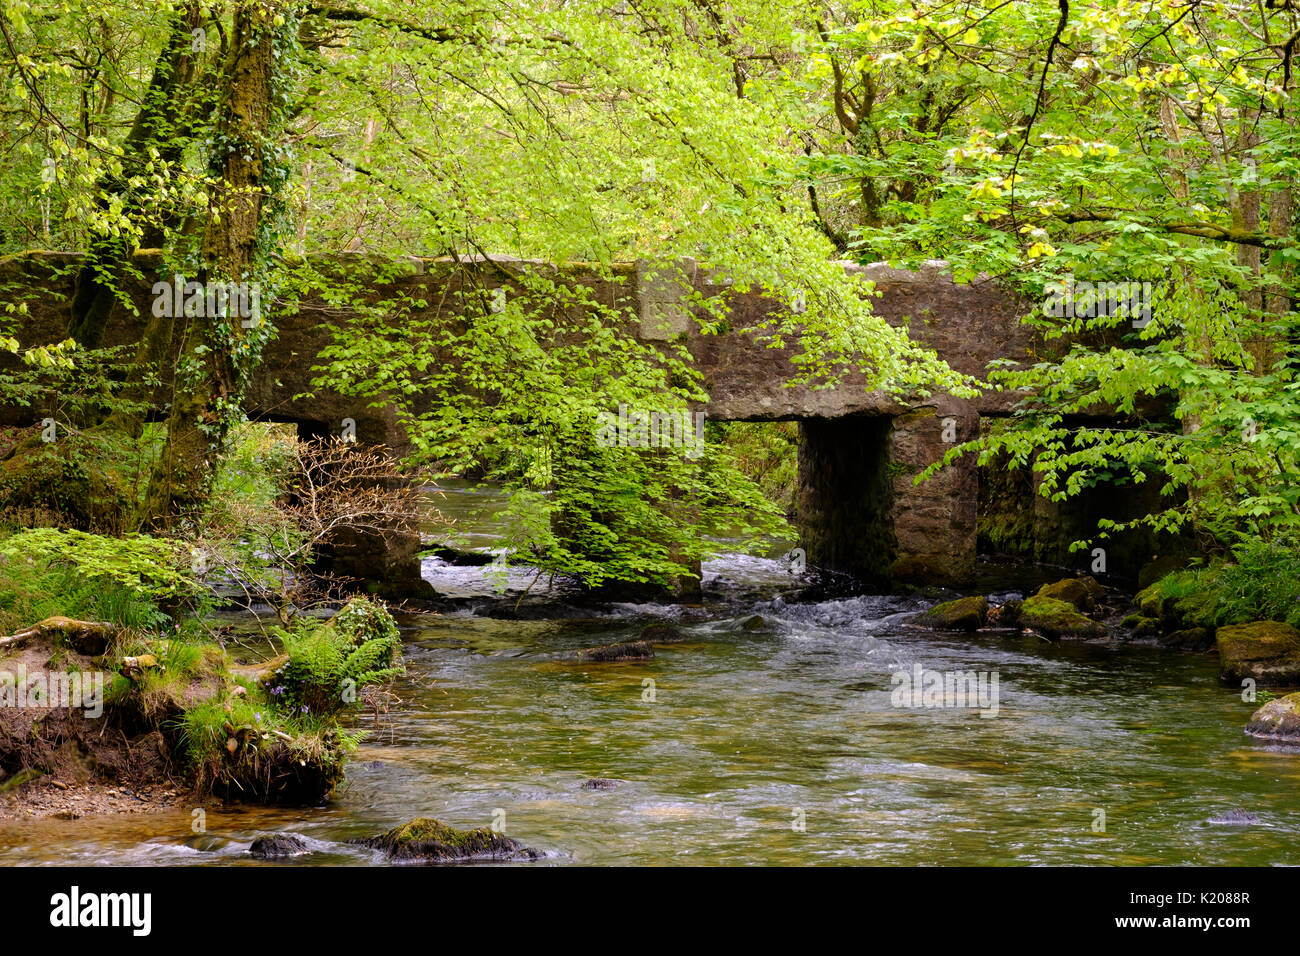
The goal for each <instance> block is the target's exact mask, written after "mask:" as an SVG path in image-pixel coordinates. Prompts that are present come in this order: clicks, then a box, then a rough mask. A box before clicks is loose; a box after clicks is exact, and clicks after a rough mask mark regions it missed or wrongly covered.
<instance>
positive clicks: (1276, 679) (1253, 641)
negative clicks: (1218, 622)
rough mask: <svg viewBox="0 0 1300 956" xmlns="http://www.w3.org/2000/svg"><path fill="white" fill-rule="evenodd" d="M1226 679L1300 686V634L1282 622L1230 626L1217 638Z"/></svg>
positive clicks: (1220, 664)
mask: <svg viewBox="0 0 1300 956" xmlns="http://www.w3.org/2000/svg"><path fill="white" fill-rule="evenodd" d="M1215 640H1216V642H1217V643H1218V646H1219V666H1220V668H1221V669H1222V671H1223V678H1224V680H1226V681H1229V682H1233V683H1235V682H1237V681H1240V680H1241V679H1242V678H1245V677H1250V678H1253V679H1254V680H1256V681H1258V682H1259V683H1260V684H1264V685H1268V686H1272V687H1278V686H1288V685H1294V684H1300V631H1297V630H1296V629H1295V628H1294V627H1292V626H1291V625H1290V624H1283V623H1282V622H1281V621H1256V622H1255V623H1253V624H1230V625H1228V626H1226V627H1221V628H1219V630H1218V633H1217V634H1216V635H1215Z"/></svg>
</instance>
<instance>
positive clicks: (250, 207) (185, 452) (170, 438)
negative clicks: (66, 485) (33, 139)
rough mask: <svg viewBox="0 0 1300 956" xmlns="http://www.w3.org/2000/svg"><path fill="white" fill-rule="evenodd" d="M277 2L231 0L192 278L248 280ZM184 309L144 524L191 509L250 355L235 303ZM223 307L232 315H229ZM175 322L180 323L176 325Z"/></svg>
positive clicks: (189, 514) (251, 278)
mask: <svg viewBox="0 0 1300 956" xmlns="http://www.w3.org/2000/svg"><path fill="white" fill-rule="evenodd" d="M277 15H278V9H277V4H276V3H274V2H270V3H262V2H257V0H240V2H238V3H237V4H236V6H235V11H234V22H233V26H232V30H231V39H230V53H229V58H228V60H227V62H226V67H225V90H224V93H223V97H222V103H221V106H220V116H219V118H218V123H217V130H216V137H215V141H216V142H217V143H219V144H221V145H220V147H219V149H220V150H221V152H219V153H218V154H217V155H214V156H213V157H212V167H213V173H214V175H215V176H216V177H217V178H218V180H219V182H220V184H221V185H220V186H219V187H218V189H217V190H216V193H215V195H213V196H212V197H211V203H210V209H209V216H208V220H207V224H206V226H205V229H204V235H203V259H204V263H205V268H204V270H203V274H202V275H201V276H199V277H198V278H199V281H200V282H202V283H203V284H204V285H205V287H206V286H207V285H208V283H210V282H228V283H246V282H247V283H255V282H257V276H258V274H259V267H260V262H259V255H258V253H259V248H258V239H259V228H258V227H259V225H260V222H261V215H262V207H263V201H264V198H265V188H264V187H265V184H264V182H263V176H264V172H265V164H264V153H265V151H266V149H267V147H268V145H269V143H268V140H269V136H270V133H271V120H272V107H271V96H272V81H273V71H274V69H275V56H274V53H275V51H274V40H275V36H276V33H277V29H278V27H279V24H277V23H276V20H277ZM218 311H223V312H225V314H218V315H208V314H206V312H207V310H206V309H201V310H200V313H202V314H198V315H188V316H186V317H185V319H184V325H183V335H184V338H183V340H182V341H183V345H182V348H181V355H180V359H179V361H178V363H177V368H176V375H175V379H174V384H173V395H172V403H171V413H170V415H169V417H168V419H167V444H166V447H165V449H164V451H163V454H162V456H161V458H160V460H159V462H158V464H157V466H156V467H155V469H154V472H153V475H152V477H151V479H150V482H149V490H148V493H147V495H146V502H145V512H144V524H146V525H148V526H152V527H155V528H166V527H171V526H174V525H176V524H177V523H179V522H182V521H185V520H187V519H193V518H195V517H197V515H198V513H199V511H200V509H201V506H202V502H203V499H204V496H205V495H206V493H207V489H208V487H209V483H210V480H211V477H212V466H213V462H214V460H215V458H216V456H217V455H218V454H219V453H220V452H221V450H222V448H223V447H224V445H225V441H226V435H227V432H228V430H229V427H230V424H231V423H232V421H233V420H234V415H235V414H236V413H237V411H238V407H239V402H240V400H241V398H242V393H243V389H244V385H245V384H246V382H245V379H246V377H247V372H248V371H249V370H250V367H251V361H252V360H253V358H254V356H253V354H252V352H253V349H251V348H250V343H249V338H250V336H249V334H248V333H249V328H250V326H249V324H248V323H250V322H253V323H256V322H260V321H261V319H260V316H257V315H254V316H251V317H250V316H245V315H241V314H240V310H238V309H229V308H226V309H222V310H218ZM232 313H233V314H232ZM178 331H181V330H179V329H178Z"/></svg>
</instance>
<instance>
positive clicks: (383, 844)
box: [353, 817, 541, 863]
mask: <svg viewBox="0 0 1300 956" xmlns="http://www.w3.org/2000/svg"><path fill="white" fill-rule="evenodd" d="M353 842H354V843H359V844H361V845H362V846H368V847H370V848H371V849H375V850H382V851H383V852H384V854H386V855H387V857H388V858H389V859H390V860H399V861H405V862H416V863H469V862H478V861H488V860H498V861H500V860H536V859H537V858H538V857H540V856H541V854H540V853H538V852H537V851H536V850H534V849H531V848H530V847H526V846H524V845H523V844H522V843H520V842H519V841H518V840H512V839H511V838H510V837H508V836H506V835H505V834H504V833H497V832H495V831H493V830H490V829H488V828H487V827H480V828H479V829H477V830H456V829H453V828H452V827H449V826H447V825H446V824H445V823H440V822H438V821H437V820H434V819H432V818H431V817H417V818H416V819H414V820H412V821H411V822H410V823H404V824H402V825H401V826H400V827H394V828H393V829H391V830H389V831H388V832H387V833H381V834H380V835H379V836H376V837H370V838H369V839H363V840H354V841H353Z"/></svg>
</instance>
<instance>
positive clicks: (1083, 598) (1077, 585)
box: [1035, 577, 1106, 611]
mask: <svg viewBox="0 0 1300 956" xmlns="http://www.w3.org/2000/svg"><path fill="white" fill-rule="evenodd" d="M1105 594H1106V591H1105V589H1104V588H1103V587H1102V586H1101V585H1100V584H1098V583H1097V582H1096V580H1095V579H1093V578H1090V577H1082V578H1065V579H1064V580H1061V581H1057V582H1056V583H1055V584H1044V585H1043V586H1042V587H1041V588H1039V589H1038V594H1037V595H1035V596H1036V597H1043V598H1053V599H1055V600H1057V601H1065V602H1066V603H1067V604H1072V605H1074V609H1075V610H1076V611H1091V610H1092V609H1093V608H1095V607H1096V606H1097V603H1098V602H1099V601H1100V600H1101V599H1102V598H1103V597H1104V596H1105Z"/></svg>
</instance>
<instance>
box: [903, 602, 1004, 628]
mask: <svg viewBox="0 0 1300 956" xmlns="http://www.w3.org/2000/svg"><path fill="white" fill-rule="evenodd" d="M988 616H989V602H988V600H987V599H985V598H983V597H965V598H958V599H957V600H955V601H945V602H943V603H942V604H936V605H935V606H934V607H932V608H930V610H928V611H923V612H922V613H920V614H918V615H917V616H916V617H914V618H913V619H912V623H913V624H919V625H921V626H922V627H930V628H934V629H935V630H938V631H974V630H976V629H977V628H980V627H983V626H984V622H985V621H987V620H988Z"/></svg>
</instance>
